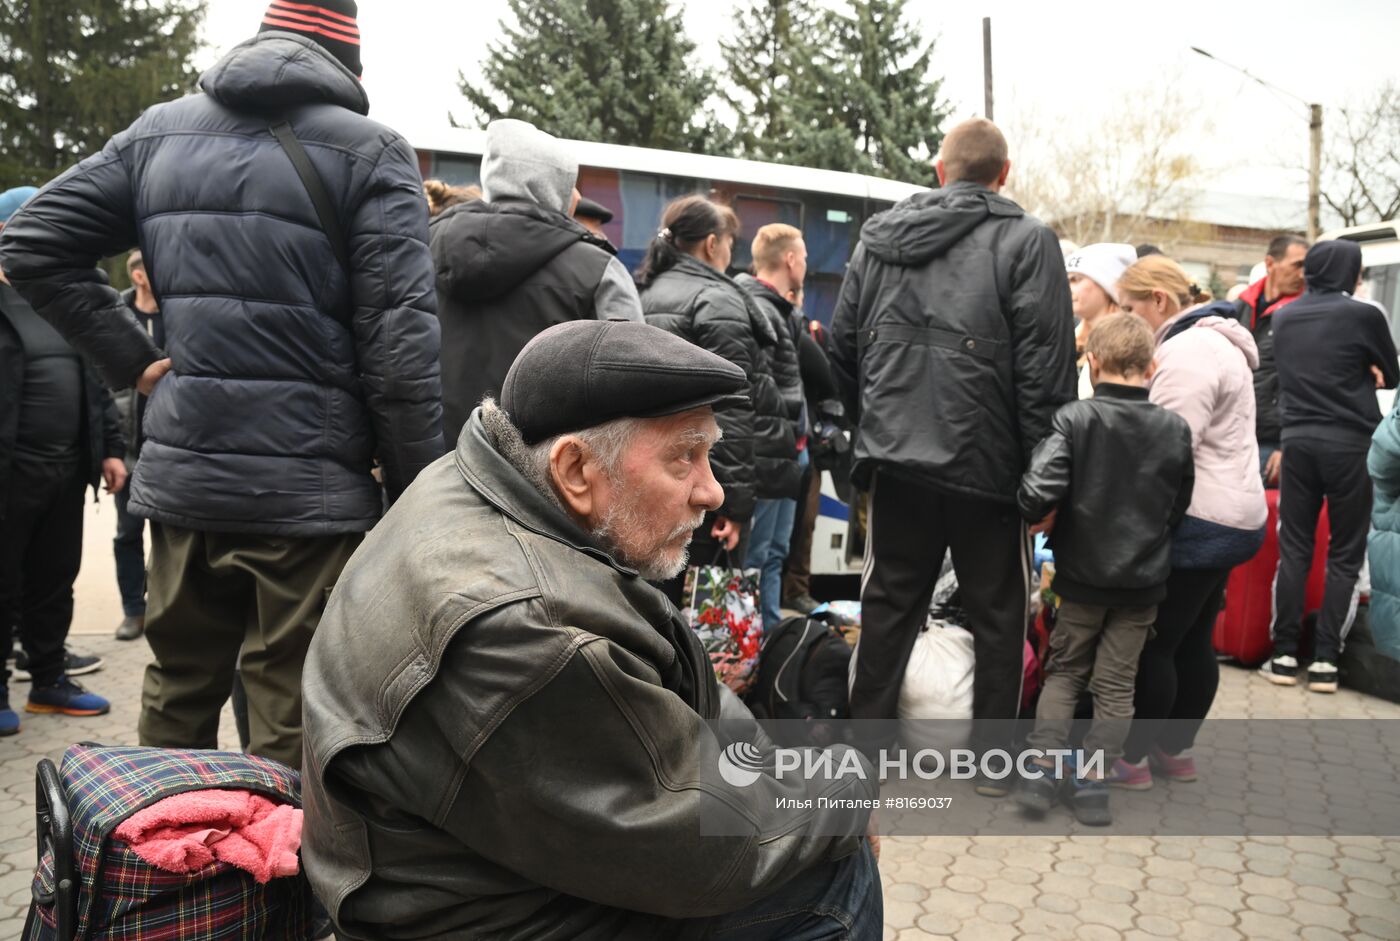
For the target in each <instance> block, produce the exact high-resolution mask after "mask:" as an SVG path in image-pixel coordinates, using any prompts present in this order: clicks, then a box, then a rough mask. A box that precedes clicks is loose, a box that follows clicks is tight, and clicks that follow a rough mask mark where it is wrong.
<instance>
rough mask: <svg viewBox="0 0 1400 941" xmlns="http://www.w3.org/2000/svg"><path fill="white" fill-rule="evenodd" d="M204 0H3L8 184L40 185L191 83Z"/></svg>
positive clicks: (0, 139) (1, 81) (2, 173)
mask: <svg viewBox="0 0 1400 941" xmlns="http://www.w3.org/2000/svg"><path fill="white" fill-rule="evenodd" d="M204 10H205V2H204V0H0V188H6V187H10V186H19V185H26V184H30V185H38V184H41V183H44V182H46V181H47V180H48V179H50V178H51V177H53V176H55V175H56V174H57V173H58V172H59V171H61V170H63V169H64V168H66V167H67V166H69V165H70V164H72V163H74V162H76V161H77V160H80V159H81V158H83V157H85V156H87V155H88V154H90V153H94V152H96V151H98V150H100V149H101V148H102V146H103V145H104V144H105V143H106V142H107V139H108V138H109V137H111V136H112V135H113V134H115V133H117V132H118V131H120V130H122V129H123V128H125V127H126V126H127V125H129V124H130V123H131V122H132V121H134V120H135V119H136V118H137V117H138V116H139V115H140V114H141V112H142V110H144V109H145V108H146V107H148V106H149V105H152V104H155V103H156V102H159V101H165V100H167V99H170V98H175V97H178V96H179V95H180V94H182V93H184V92H185V91H187V90H189V89H190V88H191V87H192V85H193V82H194V78H195V73H194V69H193V68H192V66H191V64H190V60H191V58H192V57H193V55H194V54H195V52H196V51H197V50H198V48H199V37H198V33H199V27H200V24H201V23H202V22H203V19H204Z"/></svg>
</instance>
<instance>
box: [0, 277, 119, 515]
mask: <svg viewBox="0 0 1400 941" xmlns="http://www.w3.org/2000/svg"><path fill="white" fill-rule="evenodd" d="M22 306H23V307H26V308H27V307H28V305H27V304H26V302H25V300H24V299H23V298H21V297H20V296H19V294H18V293H16V292H15V290H14V288H12V287H10V286H9V285H8V284H5V283H3V282H0V492H3V491H4V489H5V488H6V487H8V486H10V483H11V480H10V477H11V474H12V473H13V471H14V460H15V440H16V438H17V436H18V434H19V427H20V414H19V413H20V407H21V402H22V401H23V400H24V388H23V387H24V375H25V348H24V342H23V341H22V340H21V338H20V331H19V330H18V329H17V328H16V325H15V320H16V318H19V317H21V316H29V317H33V316H35V314H34V313H32V312H31V311H28V310H21V309H20V308H21V307H22ZM79 374H80V376H81V377H82V388H81V389H75V390H73V391H74V394H75V395H80V396H81V397H82V416H83V424H82V432H81V438H80V440H79V442H78V444H79V449H78V451H79V462H80V463H79V468H78V469H79V472H80V473H81V475H82V478H83V482H84V483H85V484H87V485H88V486H89V487H92V488H93V491H94V493H95V492H96V490H97V484H98V482H99V481H101V479H102V462H103V461H104V460H106V459H107V458H109V457H121V456H122V455H123V453H124V452H125V451H126V443H125V442H124V441H123V440H122V432H121V424H120V420H119V419H118V417H117V407H116V405H115V404H113V402H112V394H111V393H110V392H108V391H107V387H106V386H104V385H103V384H102V382H101V381H100V380H99V379H98V378H97V376H96V375H95V374H94V373H93V371H92V369H91V368H89V367H88V365H87V363H86V362H84V363H83V367H82V370H81V371H80V373H79ZM4 515H5V505H4V501H3V500H0V518H3V517H4Z"/></svg>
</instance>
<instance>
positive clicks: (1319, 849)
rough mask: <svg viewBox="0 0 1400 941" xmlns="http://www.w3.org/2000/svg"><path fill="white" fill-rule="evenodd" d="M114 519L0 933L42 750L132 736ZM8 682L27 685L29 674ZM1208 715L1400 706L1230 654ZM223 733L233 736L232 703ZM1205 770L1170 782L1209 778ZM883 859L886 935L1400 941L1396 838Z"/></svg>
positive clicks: (128, 649) (27, 721)
mask: <svg viewBox="0 0 1400 941" xmlns="http://www.w3.org/2000/svg"><path fill="white" fill-rule="evenodd" d="M106 506H109V505H106ZM111 520H112V517H111V513H110V509H108V511H107V513H106V515H105V516H103V517H101V518H100V520H99V519H97V518H94V517H91V516H90V518H89V538H88V540H87V545H86V547H85V553H84V555H85V559H86V560H88V562H89V564H88V565H87V566H85V571H84V573H83V575H82V576H80V583H79V586H78V599H79V604H80V607H85V608H86V610H85V611H83V612H82V615H81V616H80V619H79V623H80V624H82V625H84V626H87V625H91V627H88V628H87V629H89V630H97V631H100V632H101V633H93V634H83V635H78V636H75V637H74V646H75V647H77V648H78V649H81V650H83V651H84V652H91V653H98V654H101V655H102V656H103V657H105V658H106V666H105V668H104V669H103V670H102V671H101V672H100V673H96V674H93V675H92V676H89V677H85V678H84V680H86V681H88V686H89V687H90V688H91V689H92V690H94V691H95V692H99V693H101V694H103V695H105V696H108V697H109V698H111V700H112V711H111V713H110V714H108V715H106V716H99V717H95V718H90V719H73V718H61V717H56V716H24V717H23V719H24V728H23V731H22V732H21V733H20V734H19V735H17V736H14V737H10V738H4V739H0V939H3V938H12V937H16V936H18V934H19V931H20V929H21V926H22V925H23V920H24V912H25V909H26V908H27V906H28V904H29V882H30V878H31V875H32V873H33V867H34V837H33V832H34V817H33V800H34V765H35V763H36V762H37V761H38V760H39V759H40V758H42V757H44V756H48V757H51V758H53V759H55V760H57V759H58V758H59V757H60V756H61V755H62V752H63V749H64V747H65V746H66V745H67V744H69V743H70V742H74V741H79V740H85V741H100V742H105V743H112V744H126V743H134V742H135V741H136V732H135V729H136V717H137V713H138V711H139V708H140V687H141V673H142V668H143V667H144V665H145V662H146V660H147V657H148V654H149V652H148V649H147V647H146V645H145V643H144V642H142V641H137V642H133V643H120V642H117V641H115V640H112V639H111V635H110V630H111V628H112V627H113V626H115V624H116V622H117V621H118V620H119V619H120V609H119V607H118V606H117V602H116V597H115V591H114V590H113V589H110V588H108V587H107V586H106V582H107V581H109V580H110V578H111V567H110V565H111V563H110V555H109V554H107V553H109V552H110V548H109V546H110V544H109V543H107V542H106V533H109V532H110V527H111V525H112V522H111ZM97 526H100V527H101V529H99V530H97V531H96V532H93V530H94V529H95V528H96V527H97ZM94 609H96V610H94ZM14 690H15V691H17V692H18V693H19V694H20V698H22V696H23V694H24V693H25V692H26V691H27V686H26V685H25V684H16V686H15V687H14ZM1212 715H1213V716H1214V717H1217V718H1265V717H1268V718H1274V717H1288V718H1377V719H1400V705H1394V704H1391V703H1387V702H1384V701H1382V700H1379V699H1374V698H1370V697H1365V696H1361V695H1359V694H1356V693H1353V692H1351V691H1349V690H1343V691H1341V692H1339V693H1338V694H1337V695H1336V696H1330V697H1329V696H1319V695H1316V694H1309V693H1307V692H1306V691H1305V690H1302V689H1298V688H1292V689H1288V688H1281V687H1275V686H1271V685H1269V684H1268V683H1265V682H1263V681H1262V680H1260V679H1259V678H1258V677H1255V676H1252V675H1250V674H1249V673H1248V672H1246V671H1244V670H1241V669H1237V668H1234V667H1229V666H1226V667H1222V671H1221V684H1220V693H1219V696H1218V698H1217V700H1216V704H1215V709H1214V711H1213V713H1212ZM221 738H222V742H223V744H224V745H226V746H228V747H232V746H233V745H234V744H235V741H234V733H233V722H232V718H231V716H230V715H229V713H228V711H227V710H226V711H225V716H224V723H223V727H222V735H221ZM1209 773H1210V771H1209V768H1202V780H1201V781H1200V782H1197V783H1196V784H1191V785H1172V786H1173V787H1178V786H1179V787H1207V786H1208V783H1209ZM1131 797H1132V795H1125V796H1122V797H1118V796H1115V799H1131ZM880 872H881V877H882V881H883V882H884V886H885V929H884V939H885V941H912V939H929V938H958V939H970V941H1003V939H1006V941H1009V939H1023V941H1043V939H1052V938H1053V939H1064V941H1117V939H1122V941H1148V939H1153V938H1181V939H1185V941H1217V939H1218V941H1231V939H1255V938H1260V939H1278V941H1297V939H1302V941H1373V939H1390V941H1400V888H1398V887H1400V838H1392V837H1387V838H1378V837H1338V838H1328V837H1301V836H1299V837H1262V836H1261V837H1253V838H1243V837H1232V836H1209V837H1170V838H1167V837H1129V836H1115V837H1092V836H1068V837H1066V836H1057V837H1052V836H1024V837H985V836H984V837H906V836H891V837H886V838H885V840H884V845H883V854H882V858H881V861H880Z"/></svg>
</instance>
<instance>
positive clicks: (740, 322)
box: [637, 195, 801, 604]
mask: <svg viewBox="0 0 1400 941" xmlns="http://www.w3.org/2000/svg"><path fill="white" fill-rule="evenodd" d="M738 233H739V219H738V217H737V216H736V215H735V214H734V211H733V210H732V209H730V208H729V207H728V206H724V205H721V204H719V203H716V202H713V201H712V200H709V199H707V198H705V197H704V196H698V195H696V196H683V197H681V198H680V199H677V200H675V201H673V202H672V203H671V204H670V205H668V206H667V207H666V210H665V212H664V213H663V214H662V217H661V230H660V231H659V232H657V233H656V238H654V239H652V242H651V246H650V247H649V248H648V249H647V255H646V259H645V260H644V261H643V262H642V266H641V268H640V269H639V270H638V273H637V274H638V280H639V281H640V282H641V285H642V292H641V296H642V312H643V313H644V314H645V315H646V319H647V323H650V324H653V325H654V326H657V327H661V328H662V329H663V330H667V331H669V332H671V333H674V334H676V335H677V336H679V337H682V338H684V339H686V340H689V341H690V342H691V343H694V344H695V345H696V346H699V347H702V348H704V349H707V350H709V351H710V352H712V353H715V354H717V355H719V356H723V357H724V358H725V359H727V360H729V361H730V362H731V363H734V364H735V365H736V366H739V367H740V368H742V369H743V370H744V372H745V373H747V374H748V377H749V398H750V401H749V404H748V405H747V406H744V407H736V408H728V409H725V410H723V411H721V412H718V413H717V414H716V416H715V417H716V419H717V420H718V421H719V425H720V428H721V429H722V430H723V431H724V438H723V439H722V440H721V441H720V442H719V444H718V445H716V446H715V448H714V450H713V451H711V452H710V465H711V467H712V468H713V470H714V474H715V478H716V479H717V480H718V481H719V482H720V484H721V485H722V486H723V487H724V505H723V506H721V507H720V508H719V510H718V511H716V512H715V513H713V514H707V515H706V517H705V520H704V522H703V523H701V524H700V528H699V529H697V530H696V531H695V537H694V539H693V540H692V542H691V546H690V557H691V559H692V560H693V561H695V562H697V563H699V564H705V565H707V564H710V563H711V562H713V561H714V560H715V559H716V558H717V557H718V556H719V555H720V554H721V551H728V552H729V553H730V559H731V561H732V562H733V564H735V565H736V566H737V565H739V564H742V560H743V558H744V546H743V545H742V544H741V543H743V542H746V541H747V540H746V537H747V535H748V533H747V529H748V524H749V519H750V517H751V516H752V515H753V509H754V503H755V502H756V501H757V499H758V498H760V497H770V496H771V497H777V496H791V494H792V493H794V492H796V490H797V487H798V484H799V482H800V479H801V469H800V468H799V467H798V465H797V443H796V441H795V440H794V438H793V431H792V425H791V423H790V422H789V421H788V419H787V413H786V410H785V409H784V407H783V402H782V398H781V396H780V395H779V393H778V389H777V386H776V385H775V384H774V382H773V376H772V372H771V370H770V367H769V363H768V356H769V351H770V350H772V349H773V348H774V347H775V346H776V345H777V335H776V334H775V333H774V332H773V328H772V326H771V325H770V324H769V323H768V321H767V319H766V318H765V317H764V316H763V313H762V312H761V311H759V310H758V309H757V308H756V307H755V306H754V305H753V302H752V301H751V300H750V299H749V296H748V294H747V293H746V292H745V291H744V290H743V288H741V287H739V285H738V284H736V283H735V282H734V281H733V280H732V279H730V277H729V276H728V275H727V274H725V271H726V269H727V268H728V267H729V260H730V256H731V255H732V253H733V250H734V237H735V236H736V235H737V234H738ZM684 578H685V576H684V575H682V576H680V578H678V579H673V580H672V581H671V582H668V583H666V584H665V585H664V586H662V588H663V590H664V591H665V592H666V593H667V594H668V595H669V596H670V598H671V600H672V601H675V602H676V603H677V604H681V603H682V600H683V599H682V598H681V593H682V590H683V583H684Z"/></svg>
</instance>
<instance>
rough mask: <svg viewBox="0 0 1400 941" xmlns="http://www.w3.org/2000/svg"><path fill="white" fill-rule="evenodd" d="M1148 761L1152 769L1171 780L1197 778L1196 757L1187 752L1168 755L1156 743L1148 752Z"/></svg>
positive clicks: (1185, 780) (1191, 779)
mask: <svg viewBox="0 0 1400 941" xmlns="http://www.w3.org/2000/svg"><path fill="white" fill-rule="evenodd" d="M1147 758H1148V762H1149V763H1150V764H1151V766H1152V770H1153V771H1156V772H1157V773H1158V774H1161V775H1162V776H1163V777H1165V778H1167V779H1168V780H1171V781H1182V782H1189V781H1194V780H1196V759H1194V758H1192V757H1191V756H1190V755H1188V754H1186V752H1182V753H1181V754H1179V755H1168V754H1167V753H1166V752H1164V751H1162V749H1160V748H1158V747H1157V746H1156V745H1153V746H1152V751H1150V752H1148V755H1147Z"/></svg>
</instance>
